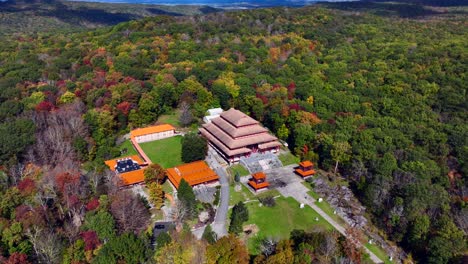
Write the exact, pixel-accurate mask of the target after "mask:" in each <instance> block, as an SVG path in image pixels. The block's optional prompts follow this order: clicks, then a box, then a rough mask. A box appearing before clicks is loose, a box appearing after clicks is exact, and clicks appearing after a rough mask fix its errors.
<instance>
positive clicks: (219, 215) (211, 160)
mask: <svg viewBox="0 0 468 264" xmlns="http://www.w3.org/2000/svg"><path fill="white" fill-rule="evenodd" d="M213 156H214V155H211V154H208V157H207V159H206V160H207V162H208V164H209V165H210V167H211V168H213V169H214V170H215V171H216V174H218V176H219V183H220V184H221V193H220V199H219V206H218V210H216V216H215V219H214V222H213V224H211V227H212V228H213V231H215V232H216V234H218V237H223V236H225V235H227V214H228V210H229V180H228V174H227V172H226V170H225V168H224V167H223V166H221V164H220V163H219V162H218V161H217V160H216V158H215V157H213Z"/></svg>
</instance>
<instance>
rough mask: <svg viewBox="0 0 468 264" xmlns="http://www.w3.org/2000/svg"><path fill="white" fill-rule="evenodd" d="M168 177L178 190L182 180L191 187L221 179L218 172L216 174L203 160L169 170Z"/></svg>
mask: <svg viewBox="0 0 468 264" xmlns="http://www.w3.org/2000/svg"><path fill="white" fill-rule="evenodd" d="M167 177H168V179H169V181H171V183H172V184H173V185H174V186H175V187H176V188H179V184H180V182H181V180H182V179H184V180H185V181H186V182H188V184H190V186H195V185H198V184H202V183H211V182H215V181H217V180H218V179H219V177H218V175H217V174H216V172H214V171H213V170H212V169H211V168H210V167H209V166H208V164H206V162H205V161H203V160H200V161H195V162H191V163H187V164H182V165H179V166H176V167H174V168H170V169H167Z"/></svg>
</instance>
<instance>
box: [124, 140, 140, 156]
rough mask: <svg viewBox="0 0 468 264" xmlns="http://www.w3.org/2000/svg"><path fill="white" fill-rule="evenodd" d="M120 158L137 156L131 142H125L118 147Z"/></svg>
mask: <svg viewBox="0 0 468 264" xmlns="http://www.w3.org/2000/svg"><path fill="white" fill-rule="evenodd" d="M119 149H120V153H122V154H121V155H120V157H125V156H132V155H138V152H137V151H136V149H135V148H134V147H133V145H132V142H130V140H125V141H124V142H123V143H122V144H121V145H120V146H119Z"/></svg>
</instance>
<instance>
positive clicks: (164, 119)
mask: <svg viewBox="0 0 468 264" xmlns="http://www.w3.org/2000/svg"><path fill="white" fill-rule="evenodd" d="M158 123H162V124H170V125H173V126H174V127H177V128H180V121H179V113H178V112H171V113H169V114H165V115H161V116H160V117H159V118H158Z"/></svg>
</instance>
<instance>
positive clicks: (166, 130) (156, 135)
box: [130, 124, 175, 143]
mask: <svg viewBox="0 0 468 264" xmlns="http://www.w3.org/2000/svg"><path fill="white" fill-rule="evenodd" d="M174 134H175V127H173V126H171V125H169V124H163V125H157V126H150V127H144V128H137V129H134V130H132V131H130V137H131V138H134V139H135V141H136V142H137V143H144V142H149V141H154V140H159V139H163V138H168V137H172V136H174Z"/></svg>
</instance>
